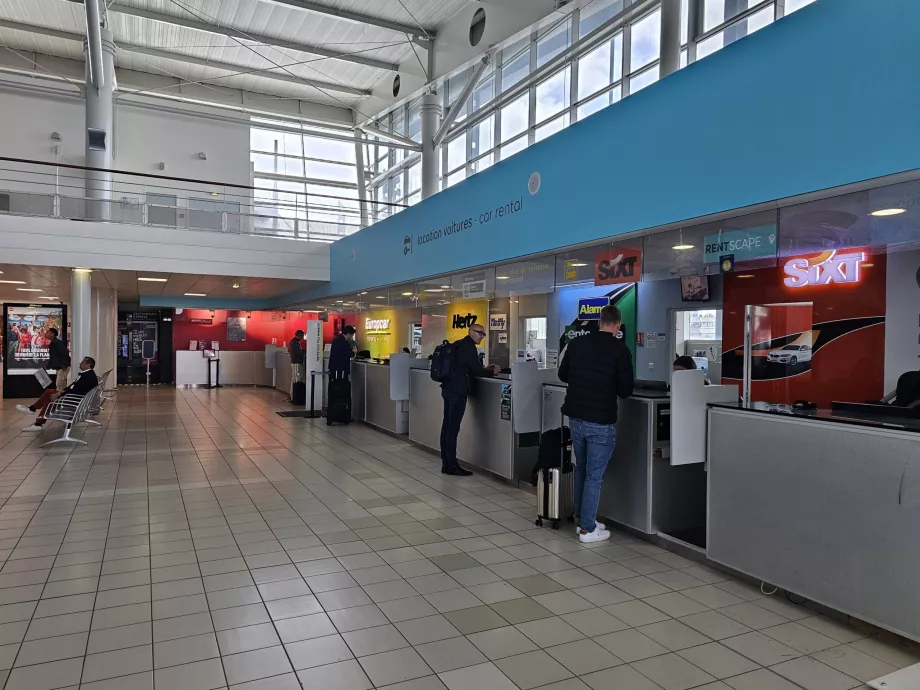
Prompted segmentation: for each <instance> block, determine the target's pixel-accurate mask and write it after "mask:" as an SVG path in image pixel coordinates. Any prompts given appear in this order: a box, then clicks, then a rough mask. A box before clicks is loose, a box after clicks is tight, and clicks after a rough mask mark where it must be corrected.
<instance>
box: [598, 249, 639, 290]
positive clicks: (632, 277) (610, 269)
mask: <svg viewBox="0 0 920 690" xmlns="http://www.w3.org/2000/svg"><path fill="white" fill-rule="evenodd" d="M641 277H642V250H641V249H639V248H633V249H617V250H611V251H605V252H600V253H599V254H597V255H596V256H595V257H594V284H595V285H616V284H618V283H638V282H639V279H640V278H641Z"/></svg>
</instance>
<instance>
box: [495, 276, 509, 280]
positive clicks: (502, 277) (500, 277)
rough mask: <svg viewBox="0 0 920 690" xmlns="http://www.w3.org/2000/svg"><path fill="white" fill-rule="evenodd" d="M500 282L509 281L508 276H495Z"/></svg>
mask: <svg viewBox="0 0 920 690" xmlns="http://www.w3.org/2000/svg"><path fill="white" fill-rule="evenodd" d="M495 278H496V279H498V280H508V276H495Z"/></svg>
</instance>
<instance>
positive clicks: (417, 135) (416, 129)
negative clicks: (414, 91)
mask: <svg viewBox="0 0 920 690" xmlns="http://www.w3.org/2000/svg"><path fill="white" fill-rule="evenodd" d="M407 134H408V137H409V138H410V139H412V141H421V140H422V102H421V101H412V103H410V104H409V126H408V131H407Z"/></svg>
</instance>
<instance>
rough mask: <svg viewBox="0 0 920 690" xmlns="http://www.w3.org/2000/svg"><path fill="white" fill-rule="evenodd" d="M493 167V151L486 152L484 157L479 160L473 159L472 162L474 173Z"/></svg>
mask: <svg viewBox="0 0 920 690" xmlns="http://www.w3.org/2000/svg"><path fill="white" fill-rule="evenodd" d="M491 167H492V154H491V153H488V154H486V155H485V156H483V157H482V158H480V159H479V160H475V161H473V163H472V168H473V172H472V174H473V175H475V174H476V173H478V172H482V171H483V170H485V169H486V168H491Z"/></svg>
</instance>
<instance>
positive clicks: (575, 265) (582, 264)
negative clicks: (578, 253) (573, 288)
mask: <svg viewBox="0 0 920 690" xmlns="http://www.w3.org/2000/svg"><path fill="white" fill-rule="evenodd" d="M587 265H588V264H586V263H585V262H584V261H573V262H572V263H570V264H569V266H571V267H572V268H584V267H585V266H587Z"/></svg>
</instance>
